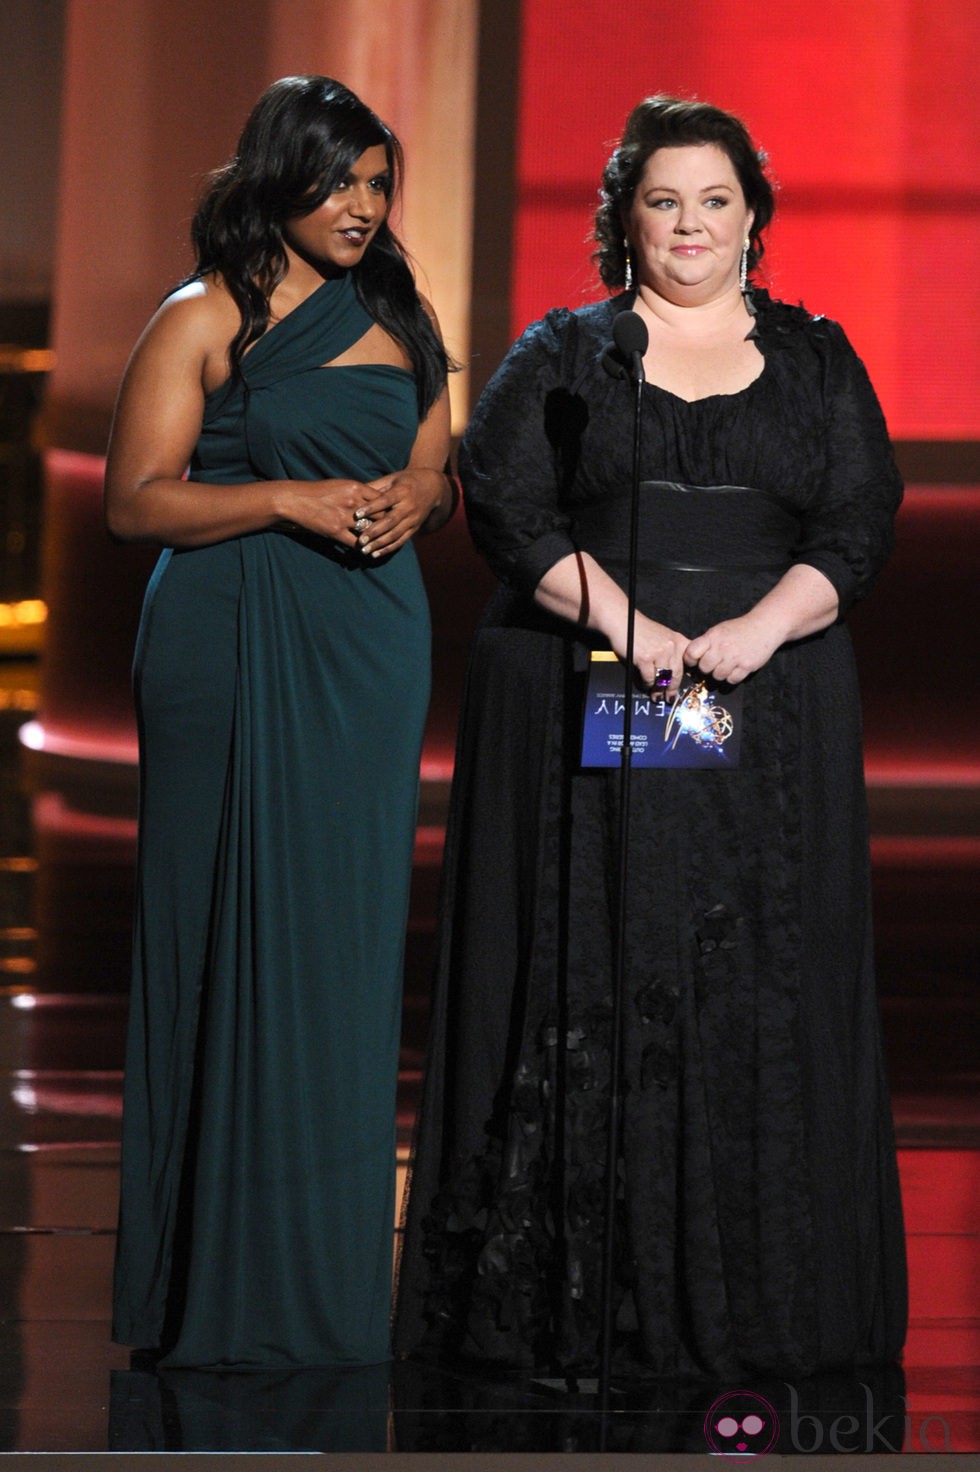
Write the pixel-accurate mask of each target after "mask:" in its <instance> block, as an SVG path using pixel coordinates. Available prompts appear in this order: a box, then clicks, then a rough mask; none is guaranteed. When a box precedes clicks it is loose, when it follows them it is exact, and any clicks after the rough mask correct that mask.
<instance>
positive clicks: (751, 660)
mask: <svg viewBox="0 0 980 1472" xmlns="http://www.w3.org/2000/svg"><path fill="white" fill-rule="evenodd" d="M782 642H783V641H782V637H781V636H780V634H779V633H778V632H777V630H776V629H775V628H774V627H773V625H772V624H771V623H770V622H768V621H767V620H764V619H761V618H758V617H756V616H754V612H753V613H747V614H744V615H743V616H742V617H741V618H730V619H726V620H725V621H724V623H720V624H715V625H714V626H713V627H712V628H710V629H707V630H706V631H705V632H704V633H703V634H699V635H698V637H697V638H696V639H692V640H691V642H690V644H688V646H687V648H686V649H685V651H684V663H685V665H687V666H692V665H693V666H696V667H697V668H698V669H699V670H700V671H701V673H702V674H703V675H711V676H712V677H713V678H714V679H716V680H720V681H724V682H725V684H727V685H737V684H738V683H739V681H740V680H744V679H745V678H746V676H747V675H751V674H754V673H755V671H756V670H759V669H761V668H762V666H763V665H764V664H766V663H768V661H769V660H770V659H771V658H772V656H773V654H774V653H775V652H776V650H777V649H778V648H779V646H780V644H781V643H782Z"/></svg>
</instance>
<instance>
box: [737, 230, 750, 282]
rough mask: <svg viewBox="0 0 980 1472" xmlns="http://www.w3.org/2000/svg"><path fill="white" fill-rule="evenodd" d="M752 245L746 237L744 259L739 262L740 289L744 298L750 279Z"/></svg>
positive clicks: (743, 251)
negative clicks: (750, 250) (750, 248)
mask: <svg viewBox="0 0 980 1472" xmlns="http://www.w3.org/2000/svg"><path fill="white" fill-rule="evenodd" d="M750 243H751V242H750V241H749V237H748V236H747V235H746V237H745V239H744V241H743V242H742V259H741V261H740V262H739V267H738V289H739V291H740V292H741V293H742V295H743V296H744V295H745V288H746V286H747V284H748V279H749V245H750Z"/></svg>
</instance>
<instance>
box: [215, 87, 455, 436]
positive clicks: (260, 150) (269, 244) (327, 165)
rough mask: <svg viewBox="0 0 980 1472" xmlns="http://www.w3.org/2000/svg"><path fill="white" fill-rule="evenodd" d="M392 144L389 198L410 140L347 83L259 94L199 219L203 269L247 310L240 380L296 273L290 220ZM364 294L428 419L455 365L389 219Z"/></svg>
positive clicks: (237, 367) (235, 356) (361, 269)
mask: <svg viewBox="0 0 980 1472" xmlns="http://www.w3.org/2000/svg"><path fill="white" fill-rule="evenodd" d="M379 144H380V145H383V147H384V150H385V154H386V156H387V160H388V170H389V177H390V180H391V185H390V189H389V191H388V197H389V204H390V202H391V201H392V200H394V198H395V196H396V195H397V193H398V189H399V186H400V183H401V178H402V174H403V171H404V160H403V156H402V149H401V144H400V143H399V142H398V139H397V138H396V137H395V135H394V133H392V131H391V129H390V128H389V127H388V126H387V124H385V123H383V122H382V121H381V119H380V118H379V117H377V116H376V115H375V114H374V113H373V112H372V111H371V109H370V108H369V107H367V106H366V105H365V104H364V103H363V102H361V100H360V99H359V98H358V97H355V95H354V93H353V92H351V91H350V90H349V88H347V87H345V86H343V84H342V83H340V82H335V81H334V80H333V79H332V78H331V77H318V76H300V77H282V78H280V80H279V81H278V82H273V84H272V86H271V87H269V88H268V89H267V90H266V91H265V92H264V93H263V94H262V96H261V97H260V98H259V100H258V102H257V103H256V104H255V107H254V108H253V109H252V112H251V114H250V116H249V118H248V121H247V122H246V124H245V127H244V129H243V131H242V136H241V138H240V139H239V141H238V151H237V152H236V154H235V157H234V158H233V159H232V160H231V162H230V163H228V164H225V165H224V167H223V168H220V169H216V170H215V172H214V173H213V174H211V175H210V177H209V180H208V183H207V186H206V189H205V192H204V195H203V196H202V198H201V201H200V204H199V205H198V207H197V211H196V213H195V215H194V219H193V222H192V224H191V240H192V242H193V245H194V250H195V252H196V255H197V265H196V267H195V269H194V271H193V272H192V273H191V276H190V277H189V278H188V279H189V280H191V281H193V280H197V279H199V278H200V277H202V276H206V275H210V274H211V273H212V272H216V273H218V274H220V276H221V279H222V281H223V282H224V284H225V286H226V287H227V289H228V291H229V292H230V293H231V296H232V298H233V300H234V302H235V305H236V306H237V307H238V310H239V312H240V313H241V319H242V322H241V326H240V327H239V329H238V331H237V332H236V334H235V336H234V337H233V338H232V340H231V343H230V345H229V355H230V358H231V369H232V374H233V375H236V376H237V375H238V374H240V372H241V363H242V358H243V355H244V353H245V350H246V349H247V348H248V347H249V345H250V344H251V343H253V342H255V341H256V339H257V338H259V337H261V336H262V334H263V332H265V330H266V328H267V327H268V325H269V300H270V298H271V296H272V293H273V292H274V291H275V289H276V287H277V286H278V285H279V283H280V282H281V281H282V279H283V277H284V276H285V275H286V270H287V266H288V259H287V256H286V251H285V247H284V245H283V228H284V226H285V224H286V221H287V220H289V219H290V218H292V217H294V216H296V215H307V214H311V213H312V212H313V210H315V209H317V208H318V206H319V205H321V204H322V203H323V201H324V200H325V199H326V198H327V196H328V195H329V194H331V193H332V192H333V190H334V189H336V188H337V186H338V185H339V184H341V183H342V182H343V180H344V179H346V177H347V175H348V174H349V173H350V170H351V168H352V167H353V165H354V164H355V163H356V162H357V160H358V159H359V158H360V156H361V154H362V153H363V152H364V150H365V149H367V148H374V147H377V146H378V145H379ZM352 274H353V278H354V286H355V289H356V291H357V295H358V297H359V299H360V301H361V303H362V305H363V306H364V307H365V308H366V310H367V311H368V312H370V314H371V316H372V317H373V318H374V319H375V321H376V322H378V323H380V325H381V326H382V327H383V328H384V330H385V331H386V332H387V333H389V334H390V335H391V336H392V337H393V338H395V339H396V340H397V341H398V342H399V343H400V344H401V345H402V347H403V348H404V349H405V352H406V353H407V355H408V357H409V359H410V361H411V364H412V369H413V371H414V374H415V380H416V384H417V387H418V403H419V413H420V415H423V416H424V415H425V414H426V412H427V411H428V409H429V408H430V407H431V405H432V404H433V403H434V402H435V400H436V399H437V398H438V396H439V394H440V392H441V391H442V387H443V385H444V383H445V381H446V374H447V372H448V371H449V369H450V368H451V367H453V366H455V365H453V364H451V363H450V360H449V358H448V356H447V354H446V351H445V349H444V348H443V346H442V344H441V343H440V341H439V339H438V337H437V335H436V333H435V330H434V328H433V326H432V322H431V320H430V318H429V315H428V313H427V312H426V310H425V308H424V307H423V305H422V303H421V301H420V299H419V295H418V292H417V290H416V287H415V278H414V276H413V275H412V271H411V269H410V267H409V264H408V258H407V256H406V253H405V250H404V248H403V247H402V245H401V243H400V242H399V240H398V238H397V236H396V235H395V233H394V231H393V230H392V229H391V226H390V225H389V223H388V219H387V217H386V218H385V220H384V221H383V223H382V224H381V225H380V227H379V228H378V230H377V231H376V232H375V234H374V236H373V238H372V240H371V243H370V245H369V246H368V248H367V250H366V251H365V252H364V255H363V256H362V258H361V260H360V262H359V263H358V265H357V266H355V267H354V269H353V272H352Z"/></svg>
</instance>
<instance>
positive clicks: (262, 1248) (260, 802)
mask: <svg viewBox="0 0 980 1472" xmlns="http://www.w3.org/2000/svg"><path fill="white" fill-rule="evenodd" d="M400 163H401V158H400V150H399V148H398V144H397V141H396V140H395V139H394V138H393V136H392V135H391V133H390V131H389V130H388V129H387V128H386V127H385V125H384V124H383V123H381V122H380V120H379V119H377V118H376V117H375V116H374V114H373V113H371V112H370V111H369V110H368V109H367V108H366V107H365V106H364V105H363V104H362V103H360V102H359V101H358V99H357V98H355V97H354V96H353V95H352V94H351V93H350V92H348V91H347V89H345V88H343V87H341V86H340V85H339V84H338V83H335V82H332V81H331V80H330V79H328V78H322V77H308V78H303V77H299V78H296V77H294V78H286V79H284V80H283V81H281V82H278V83H276V84H275V85H274V86H273V87H271V88H270V89H269V91H268V92H267V93H266V94H265V95H264V96H263V98H262V99H260V101H259V103H258V104H257V106H256V108H255V110H254V112H253V114H252V117H251V118H250V119H249V122H248V124H247V125H246V128H245V131H244V133H243V135H242V139H241V141H240V144H239V150H238V154H237V156H236V158H235V160H234V161H233V162H232V163H231V164H230V165H228V166H227V167H226V168H225V169H223V170H220V171H219V172H218V173H217V174H216V175H215V176H214V177H213V179H212V181H211V185H210V188H209V190H208V192H207V194H206V196H205V198H204V201H203V203H202V204H201V206H200V208H199V210H198V213H197V216H196V217H195V224H194V239H195V244H196V247H197V253H198V263H197V270H196V271H195V273H194V275H193V276H192V277H191V278H190V280H189V281H188V282H187V283H185V285H184V286H183V287H182V288H181V289H180V290H178V291H177V292H176V293H174V294H173V295H172V296H170V297H169V298H168V299H167V300H166V301H165V302H164V304H163V306H162V307H161V309H160V311H159V312H158V313H157V315H156V316H155V317H154V319H153V320H152V322H151V323H150V326H149V327H148V328H147V330H146V332H145V333H144V335H143V337H142V338H141V340H140V342H139V344H138V345H137V348H136V350H135V352H134V355H133V358H132V360H131V363H130V365H129V367H128V369H127V373H126V377H125V380H124V383H123V387H122V390H121V394H120V401H119V405H118V407H117V413H116V420H115V424H114V428H113V435H112V441H111V445H110V452H109V460H108V467H107V477H106V509H107V518H108V524H109V527H110V530H111V531H112V533H113V534H114V535H116V536H118V537H120V538H124V539H128V540H142V541H155V542H157V543H159V544H161V545H162V546H163V547H164V551H163V552H162V555H161V558H160V561H159V563H158V565H157V567H156V570H155V572H154V574H153V576H152V578H151V581H150V585H149V588H148V590H147V595H146V602H145V605H144V611H143V618H142V622H141V626H140V631H139V636H138V641H137V650H136V661H135V693H136V702H137V713H138V720H139V732H140V782H141V788H140V843H139V863H138V887H137V907H136V926H135V950H134V981H133V992H132V1003H131V1017H130V1033H129V1043H128V1050H127V1060H126V1094H125V1111H124V1125H123V1157H122V1183H121V1209H120V1224H119V1238H118V1249H117V1260H116V1276H115V1302H114V1326H113V1330H114V1336H115V1337H116V1338H117V1339H118V1340H120V1341H121V1342H123V1343H127V1344H132V1345H137V1346H140V1347H141V1348H144V1349H153V1350H155V1351H156V1352H157V1354H158V1356H159V1362H160V1363H161V1364H163V1365H165V1366H173V1367H183V1366H198V1367H201V1366H215V1367H236V1368H243V1367H253V1368H259V1367H262V1368H275V1367H289V1366H305V1367H309V1366H333V1365H338V1366H341V1365H358V1364H360V1365H367V1364H372V1363H378V1362H381V1361H384V1360H385V1359H387V1357H388V1354H389V1318H390V1293H391V1264H392V1228H393V1219H394V1124H395V1086H396V1079H397V1063H398V1044H399V1019H400V1003H401V980H402V956H403V937H404V930H405V920H406V913H407V906H408V887H409V878H410V872H411V858H412V847H413V837H414V824H415V812H416V797H417V784H418V764H419V754H420V749H421V740H422V727H423V721H424V717H425V711H426V705H427V700H428V689H429V622H428V610H427V605H426V599H425V594H424V590H423V587H422V582H421V577H420V573H419V568H418V563H417V560H416V557H415V553H414V549H413V547H412V544H411V537H412V535H413V534H414V533H415V532H416V531H421V530H431V529H433V528H434V527H436V526H438V525H441V523H442V522H443V521H444V520H445V519H446V516H447V515H448V513H449V510H450V509H451V504H452V488H451V482H450V481H449V478H448V477H447V476H446V474H445V473H444V468H445V465H446V461H447V454H448V409H447V397H446V373H447V367H448V364H447V358H446V354H445V352H444V350H443V348H442V345H441V343H440V341H439V338H438V335H437V329H436V328H435V326H434V319H433V318H432V316H431V313H430V311H429V309H428V307H427V304H425V303H423V302H422V301H421V299H420V298H419V297H418V295H417V293H416V290H415V286H414V282H413V280H412V278H411V274H410V272H409V269H408V267H407V265H406V263H405V260H404V257H403V255H402V253H401V249H400V247H399V245H398V242H397V240H396V239H395V237H394V236H393V234H392V232H391V230H390V227H389V226H388V223H387V215H388V209H389V205H390V200H391V196H392V193H393V191H394V189H395V187H396V184H397V175H398V171H399V168H400ZM188 463H189V466H190V468H189V471H188V472H187V475H186V477H185V476H184V475H183V471H184V468H185V466H187V465H188Z"/></svg>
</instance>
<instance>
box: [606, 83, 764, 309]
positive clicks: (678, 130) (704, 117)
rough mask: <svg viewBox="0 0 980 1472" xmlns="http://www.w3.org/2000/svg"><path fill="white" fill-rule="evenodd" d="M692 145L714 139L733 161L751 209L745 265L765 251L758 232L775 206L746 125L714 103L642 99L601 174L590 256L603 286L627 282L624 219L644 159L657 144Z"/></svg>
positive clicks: (753, 265)
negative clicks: (593, 241) (592, 252)
mask: <svg viewBox="0 0 980 1472" xmlns="http://www.w3.org/2000/svg"><path fill="white" fill-rule="evenodd" d="M690 143H695V144H697V143H714V144H715V145H716V146H717V147H718V148H721V149H723V150H724V152H725V153H727V154H728V157H729V158H730V159H731V161H732V167H733V168H734V170H735V173H736V174H737V175H738V181H739V183H740V184H741V186H742V193H743V194H744V195H745V203H746V204H747V205H748V207H749V209H750V210H752V212H753V220H752V224H751V226H750V228H749V253H748V269H749V271H750V272H751V271H754V270H755V269H756V268H757V267H758V265H759V262H760V261H761V260H762V257H763V254H764V252H765V245H764V244H763V239H762V234H763V231H764V230H765V229H766V227H767V225H768V224H769V222H770V221H771V219H772V217H773V214H774V212H775V208H776V200H775V196H774V193H773V187H772V184H771V183H770V181H769V179H768V178H767V176H766V171H765V166H766V162H767V160H766V155H765V154H764V153H763V152H761V151H760V150H758V149H757V148H756V147H755V145H754V144H753V142H752V139H751V138H750V137H749V133H748V129H747V128H746V126H745V124H744V123H743V122H742V121H741V119H740V118H737V117H736V116H735V115H734V113H730V112H723V111H722V110H721V108H720V107H712V105H711V103H710V102H699V101H697V100H696V99H693V98H692V99H685V98H680V97H667V96H664V95H660V94H658V95H657V96H655V97H645V98H644V99H643V101H642V102H639V103H637V105H636V107H634V108H633V111H632V112H631V113H630V115H629V117H628V118H627V119H626V127H625V128H624V130H623V136H622V139H621V140H620V142H619V145H618V147H617V148H616V149H615V151H614V152H613V154H612V157H611V158H610V160H609V162H608V163H607V164H606V167H605V169H604V170H603V174H602V189H601V191H600V198H601V201H602V203H601V204H600V206H599V208H598V210H597V211H596V217H595V230H594V236H595V240H596V244H597V245H598V247H599V248H598V250H597V251H596V252H595V256H594V260H595V262H596V265H597V267H598V271H599V276H600V278H601V280H602V282H603V284H604V285H605V286H606V287H608V289H609V290H610V291H616V290H620V289H621V288H622V287H623V285H624V283H625V280H626V245H625V242H624V240H623V219H624V217H625V216H626V214H627V213H628V211H629V209H630V206H631V205H632V203H633V195H634V194H635V192H636V187H637V185H638V184H639V182H640V176H641V174H642V173H643V170H644V167H645V166H646V161H647V159H648V158H649V157H650V155H651V154H652V153H656V151H657V149H658V148H678V147H683V146H684V145H686V144H690Z"/></svg>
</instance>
